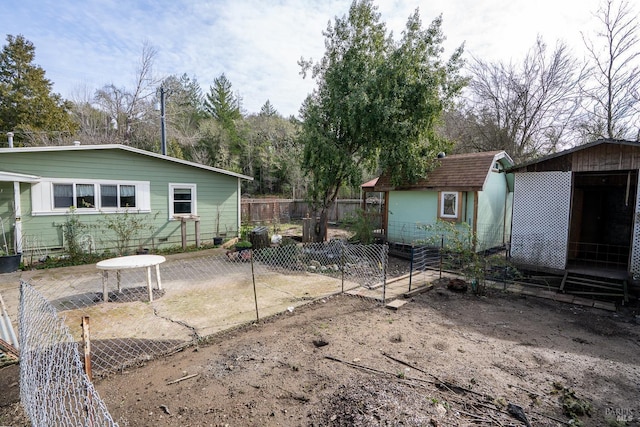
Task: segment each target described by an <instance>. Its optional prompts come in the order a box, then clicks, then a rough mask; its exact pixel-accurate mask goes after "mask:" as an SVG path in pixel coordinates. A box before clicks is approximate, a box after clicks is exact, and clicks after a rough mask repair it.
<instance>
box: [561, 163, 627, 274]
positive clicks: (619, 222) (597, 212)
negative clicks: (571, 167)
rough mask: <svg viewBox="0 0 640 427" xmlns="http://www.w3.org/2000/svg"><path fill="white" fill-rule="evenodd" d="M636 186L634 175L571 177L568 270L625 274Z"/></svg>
mask: <svg viewBox="0 0 640 427" xmlns="http://www.w3.org/2000/svg"><path fill="white" fill-rule="evenodd" d="M637 183H638V173H637V171H615V172H588V173H587V172H583V173H576V174H575V175H574V182H573V206H572V209H571V231H570V235H569V252H568V264H569V266H572V267H577V266H580V267H583V266H588V267H590V268H594V267H595V268H606V269H611V270H622V271H626V270H627V267H628V265H629V253H630V247H631V240H632V239H631V238H632V234H633V226H634V214H635V209H636V188H637Z"/></svg>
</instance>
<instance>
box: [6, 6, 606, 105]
mask: <svg viewBox="0 0 640 427" xmlns="http://www.w3.org/2000/svg"><path fill="white" fill-rule="evenodd" d="M374 4H376V5H377V6H378V11H379V12H380V14H381V20H382V21H383V22H385V23H386V25H387V28H388V29H389V30H392V31H393V34H394V38H395V39H396V40H398V39H399V38H400V35H401V32H402V30H403V28H404V25H405V24H406V22H407V18H408V17H409V16H410V15H411V14H412V13H413V12H414V11H415V10H416V8H418V9H419V12H420V17H421V18H422V22H423V28H426V27H427V26H428V25H429V23H431V21H432V20H433V19H434V18H436V17H437V16H438V15H440V14H442V16H443V26H442V29H443V32H444V34H445V36H446V37H447V40H446V42H445V44H444V47H445V55H446V56H449V55H450V54H451V53H453V51H454V49H455V48H457V47H458V46H460V45H461V44H463V43H464V45H465V57H466V58H471V56H472V55H473V57H476V58H480V59H483V60H485V61H492V62H496V61H503V62H510V61H513V62H515V63H518V61H521V60H522V58H523V57H524V55H525V54H526V52H527V50H529V49H530V48H531V47H532V46H533V44H534V43H535V40H536V37H537V36H538V35H540V36H541V37H542V38H543V40H544V41H545V42H547V44H548V45H549V46H550V47H553V46H554V45H555V43H556V42H557V41H558V40H561V41H564V42H565V43H567V44H568V46H569V47H570V48H571V49H572V50H573V53H574V55H575V56H577V57H578V58H583V57H584V56H585V49H584V44H583V42H582V38H581V32H582V33H585V34H587V35H591V36H592V35H593V34H595V33H594V32H595V30H596V29H597V28H598V24H597V20H596V18H595V17H594V14H595V13H596V11H597V10H598V7H599V5H600V0H536V1H531V0H481V1H480V0H431V1H424V0H423V1H417V0H377V1H376V0H374ZM350 5H351V0H206V1H205V0H127V1H118V0H4V1H3V7H2V8H1V9H2V11H1V12H0V28H1V31H0V33H2V37H3V38H2V46H4V45H5V44H6V35H7V34H11V35H14V36H15V35H18V34H21V35H23V36H24V37H25V38H26V39H27V40H29V41H31V42H32V43H33V44H34V46H35V52H36V58H35V61H34V62H35V63H36V64H37V65H39V66H41V67H42V68H43V69H44V70H45V72H46V77H47V78H48V79H49V80H50V81H52V82H53V91H54V92H56V93H59V94H61V95H62V97H63V98H66V99H71V100H74V99H76V100H78V99H84V98H86V95H87V94H92V93H94V92H95V90H97V89H99V88H101V87H103V86H104V85H107V84H114V85H116V86H117V87H124V88H129V89H132V88H133V87H134V82H135V77H136V70H137V69H138V67H139V63H140V58H141V54H142V48H143V45H144V44H145V43H148V44H150V45H151V46H152V47H154V48H155V49H156V50H157V56H156V58H155V63H154V69H153V72H154V76H155V77H158V78H163V77H166V76H169V75H178V76H180V75H182V74H185V73H186V74H187V75H188V76H189V77H191V78H195V79H196V80H197V81H198V83H199V84H200V86H201V87H202V90H203V92H208V91H209V87H210V86H211V85H212V84H213V80H214V79H215V78H216V77H219V76H220V75H221V74H222V73H224V74H225V76H226V77H227V79H228V80H229V81H230V82H231V84H232V86H233V90H234V91H236V92H237V93H238V94H239V95H240V96H241V98H242V106H243V109H244V110H245V112H247V113H257V112H259V111H260V108H261V106H262V105H264V103H265V102H266V101H267V100H269V101H270V102H271V104H272V105H273V106H274V107H275V108H276V110H277V111H278V112H279V113H280V114H282V115H283V116H285V117H288V116H290V115H295V116H297V115H298V112H299V109H300V106H301V105H302V102H303V101H304V99H305V98H306V96H307V95H308V94H309V93H311V92H312V90H313V88H314V87H315V82H314V81H313V80H312V79H311V78H310V76H307V78H306V79H303V77H302V75H301V74H300V67H299V65H298V60H299V59H300V58H301V57H304V58H305V59H309V58H311V59H314V60H319V59H320V58H321V57H322V56H323V54H324V41H325V39H324V36H323V35H322V32H323V30H325V29H326V28H327V24H328V23H329V22H333V21H334V20H335V17H336V16H338V17H342V16H344V15H345V14H346V13H347V12H348V9H349V6H350ZM167 102H170V100H168V101H167Z"/></svg>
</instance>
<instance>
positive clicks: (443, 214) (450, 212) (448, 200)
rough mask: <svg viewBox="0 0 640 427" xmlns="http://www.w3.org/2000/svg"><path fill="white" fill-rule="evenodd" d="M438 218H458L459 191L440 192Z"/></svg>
mask: <svg viewBox="0 0 640 427" xmlns="http://www.w3.org/2000/svg"><path fill="white" fill-rule="evenodd" d="M439 205H440V212H439V216H440V218H444V219H458V217H459V216H460V193H458V192H457V191H441V192H440V203H439Z"/></svg>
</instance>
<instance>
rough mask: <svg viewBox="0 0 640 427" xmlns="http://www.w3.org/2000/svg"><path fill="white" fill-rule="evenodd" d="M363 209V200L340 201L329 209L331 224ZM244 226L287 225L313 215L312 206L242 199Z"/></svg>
mask: <svg viewBox="0 0 640 427" xmlns="http://www.w3.org/2000/svg"><path fill="white" fill-rule="evenodd" d="M361 208H362V200H361V199H338V200H336V201H335V202H334V203H333V204H332V206H331V208H330V209H329V215H328V220H329V222H336V223H337V222H341V221H344V220H346V219H348V218H349V217H353V216H355V214H356V211H357V210H358V209H361ZM241 209H242V223H243V224H271V223H273V222H276V221H277V222H280V223H286V222H290V221H296V220H301V219H302V218H305V217H306V216H307V214H308V215H312V214H313V212H312V210H311V206H310V205H309V203H307V202H306V201H305V200H300V199H242V203H241Z"/></svg>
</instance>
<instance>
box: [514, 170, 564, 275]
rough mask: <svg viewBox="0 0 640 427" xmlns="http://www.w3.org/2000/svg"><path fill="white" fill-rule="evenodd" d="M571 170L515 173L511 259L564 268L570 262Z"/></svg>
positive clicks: (540, 265)
mask: <svg viewBox="0 0 640 427" xmlns="http://www.w3.org/2000/svg"><path fill="white" fill-rule="evenodd" d="M570 206H571V172H525V173H516V174H515V183H514V191H513V220H512V230H511V258H512V260H513V261H514V262H518V263H522V264H528V265H532V266H537V267H546V268H552V269H558V270H562V269H564V268H565V265H566V262H567V237H568V234H569V213H570Z"/></svg>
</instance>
